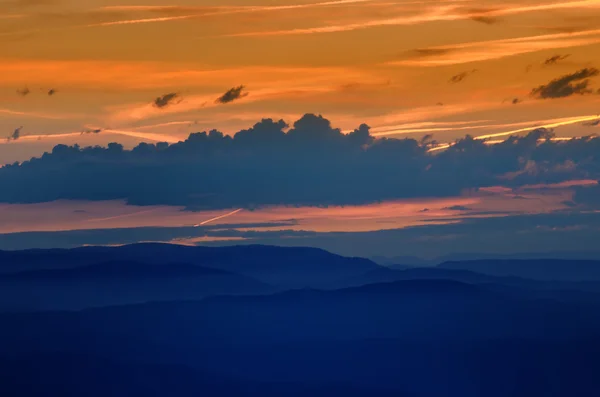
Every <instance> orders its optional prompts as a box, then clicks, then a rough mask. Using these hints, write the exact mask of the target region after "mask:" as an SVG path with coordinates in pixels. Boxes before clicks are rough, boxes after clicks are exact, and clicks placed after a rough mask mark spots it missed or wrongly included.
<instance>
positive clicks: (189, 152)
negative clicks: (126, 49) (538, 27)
mask: <svg viewBox="0 0 600 397" xmlns="http://www.w3.org/2000/svg"><path fill="white" fill-rule="evenodd" d="M286 131H287V132H286ZM550 136H551V132H550V131H548V130H543V129H540V130H536V131H533V132H532V133H530V134H529V135H527V136H525V137H511V138H509V139H508V140H506V141H505V142H504V143H501V144H497V145H486V144H484V143H483V142H482V141H480V140H475V139H473V138H471V137H468V136H467V137H465V138H464V139H461V140H459V141H457V142H456V144H455V145H453V146H452V147H450V148H449V149H448V150H445V151H440V152H436V153H428V152H427V150H428V148H429V147H430V146H431V143H430V142H428V141H421V142H419V141H417V140H414V139H375V138H374V137H372V136H371V135H370V134H369V127H368V126H366V125H361V126H360V127H359V128H357V129H356V130H354V131H353V132H351V133H350V134H347V135H345V134H343V133H341V131H340V130H338V129H334V128H332V127H331V125H330V122H329V121H328V120H327V119H325V118H323V117H321V116H315V115H310V114H309V115H305V116H304V117H302V118H301V119H300V120H298V121H296V122H295V123H294V125H293V126H292V127H291V128H290V129H289V130H288V126H287V125H286V123H285V122H284V121H281V120H280V121H273V120H270V119H266V120H262V121H261V122H259V123H257V124H256V125H255V126H254V127H252V128H250V129H248V130H243V131H239V132H238V133H237V134H235V136H234V137H230V136H225V135H223V134H222V133H221V132H219V131H216V130H212V131H210V132H208V133H207V132H201V133H194V134H191V135H190V136H189V138H188V139H187V140H186V141H184V142H180V143H177V144H173V145H169V144H167V143H158V144H148V143H141V144H139V145H138V146H137V147H135V148H134V149H132V150H130V151H129V150H124V149H123V147H122V146H121V145H119V144H117V143H111V144H109V145H108V147H106V148H103V147H88V148H80V147H78V146H65V145H57V146H56V147H55V148H54V149H53V150H52V152H51V153H45V154H44V155H43V156H42V157H41V158H34V159H31V160H30V161H26V162H24V163H22V164H13V165H8V166H5V167H4V168H1V169H0V184H1V185H2V186H3V188H2V189H0V201H1V202H20V203H32V202H45V201H52V200H57V199H82V200H109V199H126V200H127V201H128V202H129V203H131V204H138V205H151V204H171V205H184V206H188V207H189V208H192V209H201V208H231V207H244V208H252V207H255V206H261V205H272V204H285V205H343V204H359V203H366V202H375V201H379V200H387V199H395V198H406V197H425V196H450V195H457V194H460V193H461V192H463V191H464V190H465V189H474V188H478V187H484V186H495V185H499V184H501V185H505V186H512V187H518V186H522V185H526V184H540V183H557V182H561V181H565V180H570V179H583V178H585V179H599V178H600V139H592V138H591V137H590V138H581V139H573V140H571V141H567V142H552V141H550V140H548V138H549V137H550ZM586 190H589V189H586ZM586 197H587V196H586ZM586 200H588V201H589V200H591V199H589V198H586Z"/></svg>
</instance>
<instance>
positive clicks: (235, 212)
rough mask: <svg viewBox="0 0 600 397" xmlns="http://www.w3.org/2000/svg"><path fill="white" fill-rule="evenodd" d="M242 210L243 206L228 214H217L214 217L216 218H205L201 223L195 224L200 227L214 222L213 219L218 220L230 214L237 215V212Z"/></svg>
mask: <svg viewBox="0 0 600 397" xmlns="http://www.w3.org/2000/svg"><path fill="white" fill-rule="evenodd" d="M240 211H243V208H238V209H237V210H235V211H231V212H229V213H227V214H225V215H220V216H216V217H214V218H211V219H207V220H205V221H203V222H200V223H199V224H197V225H194V227H198V226H202V225H206V224H207V223H210V222H213V221H217V220H219V219H223V218H227V217H228V216H231V215H235V214H237V213H238V212H240Z"/></svg>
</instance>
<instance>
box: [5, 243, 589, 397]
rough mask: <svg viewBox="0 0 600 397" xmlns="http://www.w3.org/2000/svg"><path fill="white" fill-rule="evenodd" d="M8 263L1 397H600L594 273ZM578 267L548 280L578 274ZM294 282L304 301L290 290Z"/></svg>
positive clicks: (52, 260)
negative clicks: (543, 276)
mask: <svg viewBox="0 0 600 397" xmlns="http://www.w3.org/2000/svg"><path fill="white" fill-rule="evenodd" d="M0 257H1V259H2V260H6V262H1V263H2V265H1V266H3V267H4V269H5V271H4V274H3V275H1V276H0V298H1V300H0V304H1V305H3V306H4V307H9V306H10V307H11V308H12V311H11V312H4V313H0V324H1V325H2V326H1V327H0V395H1V396H10V397H13V396H14V397H37V396H52V397H53V396H57V397H58V396H60V397H63V396H73V397H75V396H77V397H79V396H82V395H86V396H92V397H94V396H106V395H110V396H140V397H141V396H152V397H154V396H173V397H179V396H182V397H187V396H199V395H201V396H232V397H235V396H244V397H254V396H257V397H264V396H375V397H377V396H420V397H440V396H441V397H455V396H461V397H480V396H486V397H488V396H489V397H506V396H511V397H530V396H538V395H540V396H556V397H563V396H564V397H571V396H584V395H595V392H596V390H598V389H600V379H599V378H598V376H597V373H599V372H600V336H599V335H600V299H599V298H598V291H599V289H598V283H597V282H595V281H593V280H592V281H573V280H579V279H580V277H581V275H582V274H584V273H582V272H588V273H587V274H591V273H590V272H591V271H592V269H593V267H592V266H591V264H589V263H586V264H578V265H576V266H575V267H574V268H573V269H575V273H574V274H577V276H576V277H573V278H568V277H564V278H563V279H562V281H561V280H558V281H548V280H540V279H538V280H532V279H527V278H525V277H523V276H520V277H516V276H515V275H502V276H498V275H491V274H483V273H478V272H474V271H472V270H463V269H459V268H449V267H450V266H441V267H433V268H427V269H406V270H397V269H396V270H395V269H389V268H383V267H378V266H377V265H374V264H373V263H372V262H370V261H366V260H362V259H352V258H350V259H349V258H343V257H339V256H336V255H332V254H329V253H327V252H324V251H321V250H312V249H287V248H274V247H262V246H255V247H230V248H219V249H212V248H211V249H205V248H199V249H196V248H194V247H179V246H171V245H154V244H150V245H146V244H144V245H136V246H130V247H117V248H93V247H92V248H82V249H76V250H52V251H26V252H2V253H0ZM570 263H571V262H568V261H566V262H565V261H563V262H561V263H560V264H559V263H555V262H551V263H550V264H549V265H548V266H551V267H553V268H555V269H556V268H560V269H562V270H561V272H564V273H566V274H568V269H569V264H570ZM470 265H471V264H469V266H470ZM503 265H506V266H507V267H510V266H513V267H518V268H519V269H525V268H528V266H530V269H539V268H542V267H543V266H544V265H543V263H538V262H533V263H529V262H528V261H525V262H519V263H518V266H517V265H516V264H510V263H508V264H503ZM455 267H457V266H455ZM582 268H584V269H587V270H581V269H582ZM9 269H12V270H10V271H9ZM577 269H579V270H577ZM294 277H298V279H299V280H301V281H299V282H298V283H297V284H299V287H301V288H296V287H294V288H292V289H289V286H290V285H293V284H296V283H295V282H294V280H295V279H294ZM266 280H271V281H277V282H273V283H271V284H270V285H269V284H268V283H265V281H266ZM319 285H324V286H326V287H327V288H317V287H318V286H319ZM340 285H345V286H346V287H343V288H337V287H336V286H340ZM131 303H135V304H131ZM19 304H20V305H22V307H24V308H25V309H28V310H22V311H19V310H16V309H17V308H18V305H19ZM28 305H32V306H30V307H28ZM36 305H38V306H37V307H36ZM57 307H58V308H60V309H82V310H76V311H60V310H50V309H53V308H57ZM31 308H36V309H38V310H37V311H32V310H29V309H31ZM39 309H43V310H39Z"/></svg>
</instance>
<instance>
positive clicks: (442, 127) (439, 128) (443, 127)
mask: <svg viewBox="0 0 600 397" xmlns="http://www.w3.org/2000/svg"><path fill="white" fill-rule="evenodd" d="M582 117H583V119H582ZM588 117H592V116H578V117H562V118H553V119H543V120H529V121H520V122H515V123H489V120H482V121H480V122H466V121H465V122H442V121H441V122H436V123H431V124H428V123H417V124H406V125H395V126H380V127H377V128H373V129H372V132H371V135H373V136H393V135H402V134H417V133H420V134H427V133H445V132H457V131H473V130H494V129H495V130H498V129H504V128H513V127H522V128H519V129H517V130H512V131H511V132H501V133H499V134H500V135H496V134H486V135H481V136H477V137H476V138H478V139H488V138H492V137H497V136H506V135H510V134H512V133H519V132H527V131H531V130H534V129H536V128H552V127H550V126H551V125H554V126H560V125H568V124H576V123H578V122H581V121H582V120H588ZM595 118H596V119H597V118H598V116H595ZM562 123H567V124H562ZM472 124H476V125H472Z"/></svg>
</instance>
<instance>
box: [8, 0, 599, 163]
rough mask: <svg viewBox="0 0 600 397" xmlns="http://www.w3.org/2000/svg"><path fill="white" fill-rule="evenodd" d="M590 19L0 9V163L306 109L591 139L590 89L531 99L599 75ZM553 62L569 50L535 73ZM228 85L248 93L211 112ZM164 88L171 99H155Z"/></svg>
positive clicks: (464, 11)
mask: <svg viewBox="0 0 600 397" xmlns="http://www.w3.org/2000/svg"><path fill="white" fill-rule="evenodd" d="M598 17H600V1H598V0H579V1H543V0H536V1H534V0H526V1H518V2H512V3H507V2H504V1H502V2H500V1H493V0H487V1H469V0H446V1H418V0H403V1H377V0H373V1H370V0H364V1H360V0H345V1H343V0H342V1H335V0H333V1H321V2H319V1H317V0H270V1H268V0H263V1H261V2H256V3H254V2H250V1H248V0H218V1H217V0H180V1H179V2H178V3H174V4H170V5H165V3H163V2H161V1H160V0H80V1H78V2H73V1H67V0H49V1H43V2H39V1H30V0H8V1H4V2H2V3H1V4H0V54H1V55H0V57H1V58H2V59H0V131H4V134H5V136H7V137H8V136H9V135H11V134H12V133H13V131H14V130H15V129H16V128H18V127H21V126H22V127H23V128H22V130H21V139H18V140H13V141H10V142H7V141H6V140H3V141H2V143H1V144H0V164H1V163H7V162H12V161H15V160H24V159H26V158H28V157H30V156H32V155H39V154H41V153H42V152H43V151H44V150H49V149H50V148H51V147H52V146H53V145H55V144H57V143H69V144H72V143H80V144H83V145H89V144H106V143H107V142H110V141H118V142H122V143H124V144H125V145H126V146H132V145H134V144H136V143H137V142H140V141H142V140H148V141H157V140H162V141H177V140H179V139H181V138H184V137H185V136H187V134H189V133H190V132H194V131H198V130H204V129H212V128H218V129H221V130H222V131H224V132H226V133H232V132H235V131H237V130H239V129H241V128H247V127H248V126H250V125H251V124H253V123H254V122H256V121H258V120H260V119H261V118H263V117H273V118H284V119H285V120H286V121H288V122H293V121H294V120H295V119H296V118H298V117H299V116H300V115H301V114H303V113H307V112H314V113H321V114H323V115H324V116H325V117H327V118H329V119H330V120H332V122H333V124H334V126H337V127H340V128H342V129H344V130H345V129H352V128H355V127H357V126H358V125H359V124H360V123H363V122H366V123H368V124H369V125H371V127H373V133H374V134H376V135H386V136H411V137H421V136H423V135H425V134H427V133H434V134H435V138H436V139H437V140H438V141H442V142H449V141H452V140H453V139H456V138H457V137H460V136H463V135H464V134H467V133H469V134H472V135H494V134H497V133H503V132H510V131H517V132H516V133H524V132H526V131H527V130H528V129H530V128H533V127H535V126H542V125H552V126H556V132H557V133H558V134H559V135H561V136H578V135H583V134H590V133H593V132H594V129H593V128H590V127H583V126H582V125H581V121H582V120H593V119H594V118H595V117H596V115H597V114H598V113H599V109H600V106H598V105H600V96H599V95H576V96H572V97H569V98H563V99H545V100H542V99H535V98H532V97H531V96H530V95H529V93H530V92H531V90H532V89H533V88H535V87H537V86H539V85H541V84H546V83H548V82H549V81H550V80H552V79H554V78H557V77H560V76H562V75H565V74H569V73H573V72H575V71H577V70H580V69H582V68H585V67H598V66H600V62H598V61H599V59H598V58H599V57H600V55H599V54H600V52H599V51H598V49H600V22H598V21H599V20H600V19H599V18H598ZM554 55H569V56H568V57H566V58H565V59H562V60H559V61H557V62H556V63H554V64H552V65H545V64H544V61H545V60H546V59H548V58H550V57H552V56H554ZM461 73H464V79H462V81H459V82H456V83H451V82H450V79H451V78H452V77H453V76H457V75H460V74H461ZM239 85H245V86H246V92H247V93H248V95H247V96H245V97H243V98H241V99H239V100H237V101H234V102H232V103H228V104H217V103H215V99H216V98H218V97H219V96H221V95H222V94H223V93H224V92H226V91H227V90H229V89H230V88H232V87H235V86H239ZM591 87H592V88H593V89H594V90H597V89H598V88H600V78H596V79H594V78H592V79H591ZM49 90H55V93H54V95H48V92H49ZM17 91H19V92H17ZM26 92H28V93H27V94H26V95H23V94H24V93H26ZM167 93H177V94H178V95H179V97H178V100H177V101H174V102H172V103H171V104H170V105H168V106H166V107H163V108H157V107H155V106H153V105H152V101H153V100H154V99H155V98H157V97H159V96H161V95H164V94H167ZM515 98H518V99H519V103H517V104H513V103H512V101H513V99H515ZM89 129H103V130H104V131H103V132H101V133H100V134H83V135H82V134H81V131H83V130H89Z"/></svg>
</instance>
